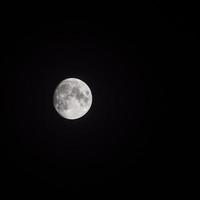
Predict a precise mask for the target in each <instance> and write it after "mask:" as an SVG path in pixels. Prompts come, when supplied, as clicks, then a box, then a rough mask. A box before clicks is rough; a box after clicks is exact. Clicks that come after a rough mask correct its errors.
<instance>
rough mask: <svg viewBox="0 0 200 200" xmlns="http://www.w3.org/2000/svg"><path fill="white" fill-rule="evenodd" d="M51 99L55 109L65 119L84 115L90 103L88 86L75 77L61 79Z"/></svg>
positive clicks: (90, 97)
mask: <svg viewBox="0 0 200 200" xmlns="http://www.w3.org/2000/svg"><path fill="white" fill-rule="evenodd" d="M53 99H54V100H53V103H54V107H55V109H56V111H57V112H58V113H59V114H60V115H61V116H62V117H64V118H66V119H78V118H80V117H82V116H84V115H85V114H86V113H87V112H88V111H89V109H90V107H91V105H92V93H91V90H90V88H89V87H88V85H87V84H86V83H84V82H83V81H81V80H80V79H77V78H68V79H65V80H63V81H62V82H61V83H60V84H59V85H58V86H57V88H56V89H55V92H54V98H53Z"/></svg>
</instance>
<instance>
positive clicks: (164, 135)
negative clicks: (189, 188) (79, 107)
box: [2, 1, 198, 191]
mask: <svg viewBox="0 0 200 200" xmlns="http://www.w3.org/2000/svg"><path fill="white" fill-rule="evenodd" d="M105 7H107V6H105ZM105 7H104V8H105ZM97 8H98V6H96V7H95V9H94V8H93V9H90V11H91V10H92V11H91V12H86V11H80V12H79V11H74V12H70V14H69V11H70V10H71V9H70V7H68V8H67V11H66V10H65V9H58V10H54V9H56V8H54V9H53V8H52V9H51V10H49V11H47V10H48V9H44V10H43V9H41V10H40V11H37V12H36V10H34V9H33V11H32V10H31V6H30V7H29V8H26V9H22V10H23V12H22V11H21V10H17V9H16V10H17V11H16V10H15V9H14V10H15V11H13V10H10V11H8V12H7V15H5V16H4V19H5V20H4V23H3V25H2V27H3V28H2V30H3V34H4V35H3V37H2V40H3V45H4V44H5V45H4V46H3V49H4V55H5V56H4V60H3V61H4V66H5V67H4V68H3V69H5V73H3V75H5V76H4V79H3V80H5V79H6V80H5V82H6V84H5V83H4V85H3V89H4V90H3V91H4V98H3V99H4V100H5V102H6V103H5V104H4V105H5V106H3V111H5V113H6V118H7V119H8V124H7V123H6V129H4V130H5V131H4V133H6V134H4V135H6V140H4V141H5V145H6V148H5V150H4V152H5V154H4V155H5V158H6V162H5V171H4V172H5V173H4V174H5V177H6V178H5V184H4V186H5V188H6V189H9V190H10V189H11V188H12V189H16V190H19V189H20V188H23V190H24V189H25V190H31V191H37V190H40V189H42V190H44V189H56V190H57V189H58V190H62V189H64V190H67V189H70V190H74V191H78V190H80V189H82V188H87V187H89V188H90V189H91V188H92V189H95V188H102V189H108V190H110V189H114V190H117V189H119V188H120V189H122V190H134V188H140V189H142V190H143V189H144V188H157V189H158V190H161V189H164V190H165V189H166V185H168V184H167V183H169V185H170V187H169V185H168V187H169V188H168V187H167V188H168V189H169V190H171V189H173V187H174V188H176V187H175V186H174V185H175V184H174V183H176V180H177V179H179V178H178V177H177V176H176V175H174V174H177V173H178V172H179V170H178V169H177V167H176V161H177V158H176V153H175V147H174V141H175V140H176V138H177V137H179V132H178V131H177V129H176V124H177V123H178V120H177V119H176V113H177V107H178V105H180V104H179V103H180V102H179V103H178V100H177V98H176V97H177V96H178V95H177V93H178V91H180V90H179V89H180V88H179V86H178V85H179V84H180V77H181V76H182V74H183V72H185V67H186V66H188V65H191V62H192V60H193V57H195V56H196V54H197V53H196V54H195V52H194V51H193V50H194V49H195V47H196V45H197V41H198V40H197V39H198V38H197V26H196V23H197V22H196V21H195V19H196V20H197V18H196V16H195V14H196V12H195V6H193V5H192V6H190V7H188V5H182V4H178V3H177V4H176V5H175V4H170V3H168V4H167V3H160V2H159V1H154V2H151V1H148V3H145V2H143V3H141V4H136V3H135V4H133V5H132V6H127V7H125V8H124V9H123V8H122V7H120V6H119V7H118V9H115V8H112V9H108V8H107V9H105V10H102V9H99V10H98V9H97ZM74 10H76V9H74ZM83 10H84V9H83ZM71 13H73V14H71ZM191 13H192V14H191ZM186 71H187V70H186ZM3 72H4V71H3ZM69 77H76V78H79V79H81V80H83V81H85V82H86V83H87V84H88V85H89V87H90V88H91V91H92V95H93V104H92V107H91V109H90V111H89V112H88V113H87V114H86V115H85V116H84V117H83V118H80V119H78V120H73V121H71V120H66V119H64V118H61V117H60V116H59V115H58V114H57V113H56V111H55V109H54V107H53V99H52V98H53V92H54V89H55V87H56V86H57V84H58V83H59V82H60V81H62V80H63V79H65V78H69ZM178 88H179V89H178ZM10 91H12V92H10ZM12 120H13V121H14V122H11V121H12Z"/></svg>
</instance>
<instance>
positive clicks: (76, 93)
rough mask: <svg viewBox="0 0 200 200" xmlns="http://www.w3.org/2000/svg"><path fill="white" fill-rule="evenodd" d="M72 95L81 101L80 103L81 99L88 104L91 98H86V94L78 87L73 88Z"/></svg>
mask: <svg viewBox="0 0 200 200" xmlns="http://www.w3.org/2000/svg"><path fill="white" fill-rule="evenodd" d="M71 95H72V96H75V97H76V99H78V100H79V101H80V100H81V99H83V101H84V102H85V103H87V102H88V100H89V98H88V97H86V96H85V95H84V93H83V92H81V91H80V89H79V88H78V87H73V88H72V92H71Z"/></svg>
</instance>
